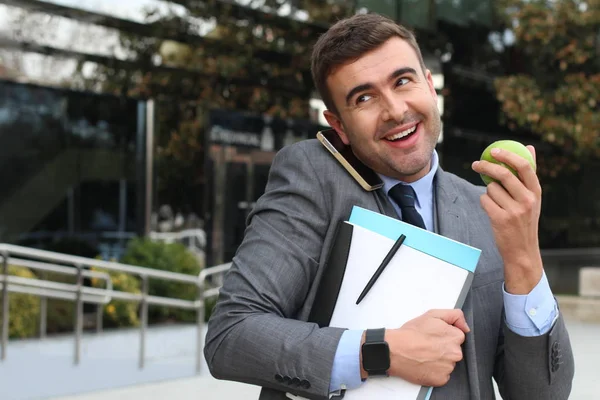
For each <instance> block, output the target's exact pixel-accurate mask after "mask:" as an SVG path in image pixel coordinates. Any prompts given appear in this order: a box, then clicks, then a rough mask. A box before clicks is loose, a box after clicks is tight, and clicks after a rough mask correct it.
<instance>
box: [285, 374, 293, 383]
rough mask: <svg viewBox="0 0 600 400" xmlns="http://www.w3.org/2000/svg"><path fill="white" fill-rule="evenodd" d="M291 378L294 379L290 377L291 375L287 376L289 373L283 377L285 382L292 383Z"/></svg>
mask: <svg viewBox="0 0 600 400" xmlns="http://www.w3.org/2000/svg"><path fill="white" fill-rule="evenodd" d="M291 380H292V378H290V377H289V376H287V375H286V376H284V377H283V381H284V382H285V383H290V381H291Z"/></svg>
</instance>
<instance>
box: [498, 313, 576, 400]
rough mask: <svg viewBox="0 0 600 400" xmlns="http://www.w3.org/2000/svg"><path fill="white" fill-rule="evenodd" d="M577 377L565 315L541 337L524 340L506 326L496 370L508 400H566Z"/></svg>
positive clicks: (502, 335) (500, 388) (499, 386)
mask: <svg viewBox="0 0 600 400" xmlns="http://www.w3.org/2000/svg"><path fill="white" fill-rule="evenodd" d="M573 375H574V360H573V352H572V350H571V342H570V340H569V334H568V332H567V329H566V327H565V323H564V320H563V317H562V315H560V314H559V316H558V319H557V320H556V322H555V324H554V326H553V327H552V328H551V329H550V331H549V332H548V333H546V334H545V335H541V336H530V337H526V336H520V335H518V334H516V333H514V332H513V331H512V330H511V329H510V328H509V327H508V326H506V325H504V329H503V332H502V334H501V335H500V341H499V344H498V353H497V357H496V364H495V370H494V378H495V379H496V382H497V383H498V389H499V391H500V394H501V395H502V397H503V398H504V399H511V400H520V399H522V400H536V399H540V400H542V399H543V400H563V399H565V400H566V399H568V398H569V394H570V393H571V385H572V382H573Z"/></svg>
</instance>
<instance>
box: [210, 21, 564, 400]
mask: <svg viewBox="0 0 600 400" xmlns="http://www.w3.org/2000/svg"><path fill="white" fill-rule="evenodd" d="M312 72H313V78H314V80H315V84H316V86H317V88H318V90H319V91H320V93H321V96H322V98H323V100H324V102H325V104H326V106H327V108H328V111H326V112H325V117H326V118H327V120H328V122H329V123H330V125H331V126H332V127H333V128H334V129H335V130H336V131H337V133H338V135H339V136H340V138H341V139H342V140H343V141H344V142H345V143H346V144H350V145H351V146H352V149H353V151H354V153H355V154H356V155H357V156H358V158H359V159H360V160H361V161H363V162H364V163H365V164H366V165H367V166H369V167H370V168H372V169H373V170H374V171H375V172H377V173H378V174H379V175H380V176H381V178H382V179H383V181H384V183H385V185H384V187H383V188H382V189H379V190H376V191H374V192H367V191H364V190H363V189H362V188H361V187H360V186H359V185H358V184H357V183H356V182H355V181H353V179H352V178H351V176H350V175H349V174H348V173H347V172H346V171H345V170H344V169H343V168H342V167H341V166H340V165H339V164H338V163H337V161H336V160H335V159H334V158H333V157H332V156H331V155H330V154H329V153H328V152H327V150H326V149H324V148H323V147H322V146H321V145H320V144H319V143H318V142H317V141H316V140H307V141H303V142H301V143H298V144H295V145H292V146H289V147H286V148H284V149H283V150H281V151H280V152H279V154H278V155H277V157H276V158H275V160H274V162H273V165H272V168H271V173H270V176H269V183H268V185H267V188H266V192H265V194H264V195H263V196H262V197H261V198H260V200H259V201H258V202H257V204H256V207H255V208H254V210H253V211H252V214H251V215H250V216H249V226H248V229H247V231H246V235H245V238H244V240H243V243H242V244H241V246H240V248H239V250H238V252H237V254H236V256H235V257H234V259H233V265H232V268H231V271H230V272H229V273H228V275H227V277H226V279H225V282H224V285H223V288H222V290H221V293H220V297H219V301H218V303H217V306H216V308H215V310H214V314H213V315H212V317H211V320H210V322H209V329H208V335H207V342H206V348H205V356H206V360H207V362H208V365H209V367H210V370H211V373H212V374H213V375H214V376H215V377H217V378H221V379H231V380H237V381H241V382H246V383H251V384H256V385H260V386H263V390H262V392H261V396H260V398H261V399H285V398H286V394H285V393H293V394H296V395H299V396H302V397H306V398H312V399H326V398H328V397H330V396H332V395H336V394H338V393H340V392H341V393H343V392H344V391H343V390H341V389H347V390H352V389H353V388H356V387H358V386H360V385H362V384H363V381H364V380H368V378H369V373H368V372H367V371H365V369H364V368H362V364H361V360H362V356H363V355H364V352H365V351H368V347H367V348H366V350H365V349H363V348H362V344H363V343H365V341H370V340H371V339H368V338H367V337H371V336H372V335H373V334H375V333H378V334H381V336H383V339H384V340H385V341H386V342H387V344H388V346H389V363H386V357H385V356H384V357H380V358H381V359H380V360H376V361H377V362H379V363H380V370H379V371H375V370H372V369H371V370H370V372H371V374H375V373H378V374H381V373H384V374H388V375H391V376H398V377H402V378H404V379H406V380H408V381H410V382H413V383H417V384H421V385H426V386H434V387H435V389H434V390H433V394H432V397H431V398H432V399H453V400H455V399H492V398H494V391H493V386H492V378H494V379H495V380H496V382H497V383H498V386H499V389H500V392H501V393H502V395H503V397H504V398H505V399H508V398H510V399H527V400H531V399H544V400H547V399H566V398H568V395H569V393H570V390H571V383H572V379H573V356H572V352H571V346H570V342H569V337H568V334H567V331H566V328H565V326H564V322H563V319H562V316H561V315H560V313H559V311H558V309H557V306H556V302H555V300H554V298H553V296H552V292H551V291H550V288H549V286H548V281H547V279H546V276H545V274H544V271H543V266H542V260H541V256H540V251H539V246H538V236H537V230H538V219H539V214H540V208H541V207H540V204H541V189H540V185H539V181H538V179H537V177H536V175H535V172H534V170H533V169H532V168H531V166H530V165H529V164H528V163H527V161H525V160H524V159H523V158H520V157H518V156H516V155H513V154H511V153H508V152H500V153H497V154H494V157H495V158H496V159H497V160H499V161H502V162H505V163H506V164H509V165H512V166H513V167H514V168H515V169H516V170H517V171H518V173H519V177H520V179H519V178H517V177H515V176H514V175H512V174H511V173H509V172H508V170H507V169H506V168H504V167H501V166H499V165H496V164H492V163H488V162H476V163H474V165H473V169H474V171H475V172H477V173H484V174H486V175H488V176H490V177H492V178H495V179H497V180H498V182H499V183H493V184H491V185H489V186H488V187H487V189H485V188H479V187H475V186H473V185H471V184H469V183H467V182H466V181H464V180H462V179H460V178H458V177H456V176H454V175H452V174H450V173H447V172H444V171H443V170H442V169H441V168H439V166H438V158H437V154H436V153H435V150H434V148H435V145H436V143H437V140H438V136H439V134H440V129H441V123H440V116H439V113H438V110H437V105H436V104H437V103H436V93H435V90H434V87H433V83H432V78H431V73H430V72H429V71H428V70H427V69H426V68H425V66H424V64H423V60H422V57H421V53H420V51H419V48H418V45H417V44H416V41H415V38H414V36H413V35H412V34H411V33H410V32H409V31H407V30H406V29H405V28H403V27H400V26H398V25H396V24H395V23H394V22H393V21H390V20H388V19H386V18H384V17H381V16H378V15H374V14H370V15H360V16H354V17H351V18H349V19H346V20H342V21H340V22H338V23H336V24H335V25H334V26H332V27H331V28H330V30H329V31H328V32H327V33H326V34H324V35H323V36H322V37H321V38H320V39H319V41H318V42H317V44H316V45H315V48H314V52H313V61H312ZM530 151H532V153H533V152H534V150H533V148H532V147H530ZM397 185H399V186H397ZM399 190H400V191H403V192H402V193H405V194H406V193H409V195H410V196H412V197H416V199H415V204H413V208H412V209H408V208H403V206H402V205H401V204H399V203H402V202H400V201H398V202H397V201H396V200H394V198H397V197H396V196H395V195H394V193H396V192H398V191H399ZM405 190H408V191H409V192H406V191H405ZM413 191H414V192H413ZM354 205H357V206H361V207H363V208H368V209H371V210H374V211H377V212H380V213H383V214H387V215H390V216H394V217H399V218H403V219H405V220H408V222H409V223H413V224H415V225H419V226H422V227H424V228H426V229H429V230H436V231H438V232H439V233H440V234H442V235H444V236H446V237H449V238H452V239H455V240H458V241H460V242H463V243H467V244H469V245H471V246H474V247H477V248H479V249H482V255H481V258H480V261H479V264H478V266H477V270H476V273H475V277H474V280H473V283H472V287H471V290H470V292H469V295H468V296H467V298H466V300H465V304H464V306H463V309H462V310H431V311H430V312H428V313H426V314H425V315H423V316H421V317H418V318H416V319H414V320H412V321H409V322H408V323H406V324H405V325H404V326H402V327H387V329H386V330H385V331H384V332H373V331H370V332H369V334H366V333H365V332H363V331H351V330H344V329H338V328H328V327H326V328H319V327H318V326H317V325H316V324H313V323H309V322H305V321H307V318H308V315H309V313H310V310H311V308H312V307H313V306H316V307H318V305H314V304H313V300H314V297H315V292H316V290H317V287H318V284H319V282H320V279H321V277H322V275H323V271H324V267H325V262H326V260H327V257H328V254H329V250H330V248H331V245H332V239H333V238H334V235H335V230H336V227H337V225H338V222H339V221H343V220H346V219H347V218H348V217H349V214H350V210H351V209H352V206H354ZM414 267H415V268H418V266H414ZM382 306H384V307H401V305H397V304H387V305H382ZM369 357H370V358H371V359H372V358H373V354H369Z"/></svg>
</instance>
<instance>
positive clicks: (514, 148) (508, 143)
mask: <svg viewBox="0 0 600 400" xmlns="http://www.w3.org/2000/svg"><path fill="white" fill-rule="evenodd" d="M494 148H499V149H503V150H506V151H510V152H513V153H515V154H516V155H518V156H521V157H523V158H524V159H526V160H527V161H529V164H531V167H532V168H533V170H534V171H535V170H536V165H535V160H534V159H533V156H532V155H531V153H530V152H529V149H528V148H527V147H525V146H524V145H522V144H521V143H519V142H515V141H514V140H499V141H497V142H494V143H492V144H490V145H489V146H488V147H487V148H486V149H485V150H484V151H483V153H482V154H481V160H482V161H483V160H485V161H489V162H491V163H494V164H499V165H502V166H504V167H506V168H508V169H509V171H510V172H512V173H513V174H514V175H515V176H517V177H518V176H519V174H518V173H517V171H515V170H514V168H512V167H510V166H508V165H506V164H504V163H503V162H500V161H498V160H496V159H495V158H494V157H492V149H494ZM481 179H482V180H483V182H484V183H485V184H486V185H489V184H490V183H492V182H496V179H493V178H490V177H489V176H487V175H484V174H481Z"/></svg>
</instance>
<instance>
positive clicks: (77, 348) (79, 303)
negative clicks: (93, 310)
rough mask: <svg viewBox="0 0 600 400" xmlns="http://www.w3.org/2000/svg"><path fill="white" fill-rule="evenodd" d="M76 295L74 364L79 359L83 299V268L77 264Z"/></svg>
mask: <svg viewBox="0 0 600 400" xmlns="http://www.w3.org/2000/svg"><path fill="white" fill-rule="evenodd" d="M75 267H76V268H77V295H76V299H75V360H74V362H75V365H78V364H79V361H80V359H81V335H82V332H83V301H82V297H81V292H82V288H83V268H82V266H81V265H79V264H77V265H76V266H75Z"/></svg>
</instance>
